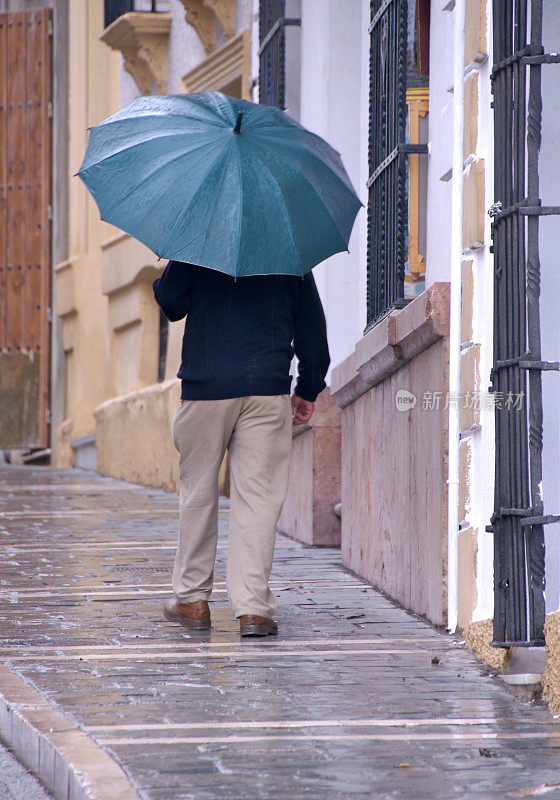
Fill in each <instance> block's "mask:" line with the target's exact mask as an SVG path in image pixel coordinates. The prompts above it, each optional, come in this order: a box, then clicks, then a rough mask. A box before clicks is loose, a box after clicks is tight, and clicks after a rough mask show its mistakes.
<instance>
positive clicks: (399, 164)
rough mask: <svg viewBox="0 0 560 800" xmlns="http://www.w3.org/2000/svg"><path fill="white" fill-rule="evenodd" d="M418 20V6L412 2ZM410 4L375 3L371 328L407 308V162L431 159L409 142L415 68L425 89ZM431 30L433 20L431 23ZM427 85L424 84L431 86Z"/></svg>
mask: <svg viewBox="0 0 560 800" xmlns="http://www.w3.org/2000/svg"><path fill="white" fill-rule="evenodd" d="M411 8H412V9H413V12H414V14H416V15H417V14H418V11H417V7H416V0H411ZM408 22H409V2H407V0H371V2H370V25H369V34H370V61H369V144H368V158H369V173H370V176H369V179H368V183H367V185H368V190H369V194H368V220H367V238H368V262H367V328H366V330H368V329H369V328H370V327H372V326H373V325H374V324H375V323H376V322H377V321H378V320H379V319H381V318H382V317H383V316H384V315H385V314H386V313H387V312H388V311H390V310H392V309H394V308H403V307H404V305H405V302H406V301H405V296H404V276H405V261H406V260H407V234H408V226H407V223H408V204H407V167H406V159H407V157H408V156H409V155H410V154H413V153H414V154H421V153H427V151H428V148H427V145H426V144H418V143H414V144H411V143H409V142H407V94H406V92H407V84H408V78H409V73H410V71H411V68H410V64H411V63H414V65H415V70H416V75H415V77H416V78H418V77H419V76H420V80H419V81H416V85H418V84H422V79H421V72H420V69H419V68H418V66H417V65H418V64H419V63H420V58H419V54H420V53H422V52H423V50H422V48H421V46H420V47H417V46H416V44H415V40H414V30H415V27H416V26H415V24H414V22H413V25H412V29H413V38H412V41H413V47H412V52H410V48H409V43H410V41H411V37H410V36H409V32H408V28H409V25H408ZM428 25H429V18H428ZM425 82H426V81H424V83H425Z"/></svg>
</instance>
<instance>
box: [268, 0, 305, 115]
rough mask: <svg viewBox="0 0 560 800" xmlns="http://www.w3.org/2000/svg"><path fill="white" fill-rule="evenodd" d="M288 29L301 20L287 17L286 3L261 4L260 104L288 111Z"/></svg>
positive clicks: (276, 0)
mask: <svg viewBox="0 0 560 800" xmlns="http://www.w3.org/2000/svg"><path fill="white" fill-rule="evenodd" d="M286 25H301V20H300V19H297V18H294V17H286V0H260V2H259V44H260V47H259V102H260V103H262V105H265V106H276V107H277V108H281V109H285V108H286Z"/></svg>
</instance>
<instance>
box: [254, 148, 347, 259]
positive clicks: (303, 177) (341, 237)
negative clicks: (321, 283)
mask: <svg viewBox="0 0 560 800" xmlns="http://www.w3.org/2000/svg"><path fill="white" fill-rule="evenodd" d="M259 147H262V145H260V143H259ZM268 152H269V153H270V155H271V156H272V157H273V158H275V159H276V160H277V161H280V162H282V159H280V158H279V156H277V155H276V153H275V152H274V150H273V149H272V148H270V149H269V150H268ZM308 155H309V156H310V157H311V158H315V159H316V160H317V161H319V162H320V163H321V164H322V165H323V166H324V167H325V169H328V170H329V171H330V172H331V173H332V174H333V175H334V176H335V178H336V179H337V180H339V181H340V182H341V183H342V185H343V186H344V188H345V189H346V190H347V191H348V193H349V194H350V195H351V196H353V197H355V198H356V201H357V202H358V203H359V205H360V207H361V206H362V203H361V202H360V199H359V198H358V196H357V195H356V194H355V192H354V190H350V189H349V188H348V186H346V184H345V183H344V181H341V180H340V178H339V177H338V175H337V174H336V173H335V172H334V170H332V169H331V168H330V167H329V165H328V164H326V163H325V162H324V161H323V160H322V159H320V158H318V157H317V156H315V154H314V153H311V152H310V151H308ZM286 161H288V159H286ZM289 163H290V164H291V165H292V166H293V167H294V169H297V165H296V164H294V163H293V161H292V160H289ZM298 172H299V175H300V177H301V179H302V180H304V181H305V183H306V184H307V185H308V186H309V187H310V189H311V190H312V192H313V193H314V194H315V195H316V196H317V197H318V198H319V200H320V201H321V204H322V205H323V208H324V209H325V211H326V213H327V214H328V216H329V217H330V219H331V221H332V223H333V225H334V227H335V229H336V232H337V233H338V235H339V236H340V239H341V241H342V243H343V245H344V249H345V250H346V248H347V245H348V243H347V242H345V241H344V236H343V235H342V233H341V232H340V229H339V227H338V225H337V224H336V222H335V220H334V218H333V216H332V214H331V212H330V211H329V209H328V208H327V206H326V205H325V203H324V201H323V200H322V198H321V195H320V194H319V192H318V191H317V189H316V188H315V187H314V186H313V184H312V183H311V181H310V180H309V179H308V178H306V176H305V175H304V174H303V172H301V170H298ZM356 213H357V212H356Z"/></svg>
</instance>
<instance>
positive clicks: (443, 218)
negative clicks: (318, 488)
mask: <svg viewBox="0 0 560 800" xmlns="http://www.w3.org/2000/svg"><path fill="white" fill-rule="evenodd" d="M487 8H488V14H489V15H490V13H491V2H488V3H487ZM453 25H454V11H453V9H449V7H448V4H444V3H442V2H441V0H433V2H432V5H431V18H430V133H429V167H428V202H427V205H428V211H427V215H428V245H427V259H426V286H430V285H431V284H433V283H434V282H436V281H448V280H449V279H450V258H451V251H450V244H451V190H452V179H451V169H452V158H453V56H454V46H453ZM488 31H489V36H488V47H489V48H491V44H492V42H491V31H492V27H491V18H490V16H489V17H488ZM491 64H492V59H491V56H490V57H489V58H488V59H487V60H486V62H485V63H483V64H480V65H470V66H469V67H467V69H466V70H465V80H467V79H468V78H469V77H470V75H471V74H472V73H473V72H474V73H476V71H477V70H478V86H479V119H478V142H477V148H476V150H477V152H476V155H477V157H478V158H483V159H484V161H485V168H486V184H485V208H489V207H490V205H491V203H492V202H493V172H492V162H493V120H492V112H491V108H490V102H491V94H490V71H491ZM490 244H491V239H490V218H489V217H487V216H486V217H485V236H484V247H481V248H478V249H477V250H470V251H466V252H465V253H464V258H465V259H466V260H472V262H473V277H474V297H473V341H474V342H479V343H480V347H481V356H480V378H481V384H480V390H481V391H482V392H486V390H487V388H488V386H489V383H490V381H489V376H490V368H491V366H492V360H493V352H492V347H493V330H492V326H493V316H492V311H493V257H492V254H491V253H490V250H489V245H490ZM469 438H470V445H471V459H472V460H471V467H470V507H469V509H468V517H467V523H468V524H469V526H470V527H472V528H474V529H475V530H478V557H477V606H476V609H475V612H474V615H473V619H474V620H480V619H488V618H489V617H491V616H492V614H493V607H494V600H493V583H494V578H493V568H494V555H493V539H492V534H490V533H486V531H485V526H486V525H487V524H489V521H490V516H491V514H492V508H493V491H494V483H493V482H494V410H493V409H492V408H491V407H486V408H483V409H482V410H481V425H480V429H477V430H474V431H472V432H470V436H469Z"/></svg>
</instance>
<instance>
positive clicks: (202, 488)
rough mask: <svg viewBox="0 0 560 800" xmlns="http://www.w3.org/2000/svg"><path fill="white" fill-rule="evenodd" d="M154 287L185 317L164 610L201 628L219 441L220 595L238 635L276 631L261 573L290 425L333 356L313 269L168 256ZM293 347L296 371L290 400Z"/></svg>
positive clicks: (307, 406) (285, 466)
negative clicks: (223, 524)
mask: <svg viewBox="0 0 560 800" xmlns="http://www.w3.org/2000/svg"><path fill="white" fill-rule="evenodd" d="M154 295H155V298H156V300H157V302H158V303H159V305H160V307H161V309H162V311H163V313H164V314H165V316H166V317H167V318H168V319H169V320H170V321H172V322H174V321H176V320H179V319H182V318H183V317H185V316H187V321H186V324H185V333H184V336H183V347H182V355H181V368H180V370H179V372H178V377H179V378H181V405H180V407H179V409H178V410H177V413H176V414H175V418H174V420H173V441H174V443H175V447H176V448H177V450H178V451H179V480H180V531H179V543H178V547H177V553H176V557H175V565H174V569H173V579H172V587H173V592H174V594H175V599H174V600H168V601H166V603H165V605H164V615H165V617H166V619H168V620H171V621H175V622H180V623H181V625H184V626H185V627H187V628H193V629H206V628H209V627H210V609H209V606H208V599H209V598H210V595H211V592H212V585H213V574H214V562H215V558H216V544H217V538H218V474H219V469H220V465H221V463H222V459H223V457H224V453H225V451H226V449H227V450H228V452H229V469H230V501H231V516H230V532H229V543H228V557H227V571H226V582H227V590H228V597H229V600H230V603H231V605H232V607H233V611H234V613H235V616H236V618H238V619H239V622H240V633H241V635H242V636H266V635H268V634H276V633H277V630H278V627H277V624H276V622H274V621H273V619H272V616H273V614H274V612H275V611H276V608H277V607H278V603H277V601H276V598H275V597H274V595H273V594H272V592H271V591H270V588H269V585H268V580H269V577H270V571H271V568H272V558H273V553H274V540H275V535H276V524H277V522H278V517H279V516H280V512H281V510H282V505H283V503H284V499H285V497H286V492H287V488H288V471H289V462H290V449H291V441H292V431H291V429H292V425H301V424H303V423H305V422H307V421H308V420H309V419H310V417H311V415H312V413H313V404H314V401H315V398H316V397H317V395H318V394H319V392H320V391H322V389H324V387H325V375H326V373H327V369H328V367H329V363H330V358H329V350H328V345H327V336H326V325H325V315H324V313H323V308H322V305H321V300H320V298H319V294H318V292H317V288H316V286H315V281H314V278H313V275H312V273H311V272H308V273H307V274H306V275H305V276H304V277H303V278H300V277H296V276H294V275H253V276H250V277H245V278H239V279H237V280H235V279H234V278H232V277H230V276H229V275H224V274H222V273H220V272H217V271H215V270H211V269H206V268H204V267H198V266H194V265H192V264H185V263H182V262H179V261H170V262H169V263H168V265H167V267H166V269H165V270H164V272H163V274H162V276H161V278H158V279H157V280H156V281H154ZM294 352H295V355H296V356H297V358H298V360H299V369H298V378H297V383H296V387H295V391H294V394H293V395H292V397H291V398H290V387H291V376H290V374H289V368H290V363H291V360H292V357H293V355H294Z"/></svg>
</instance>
